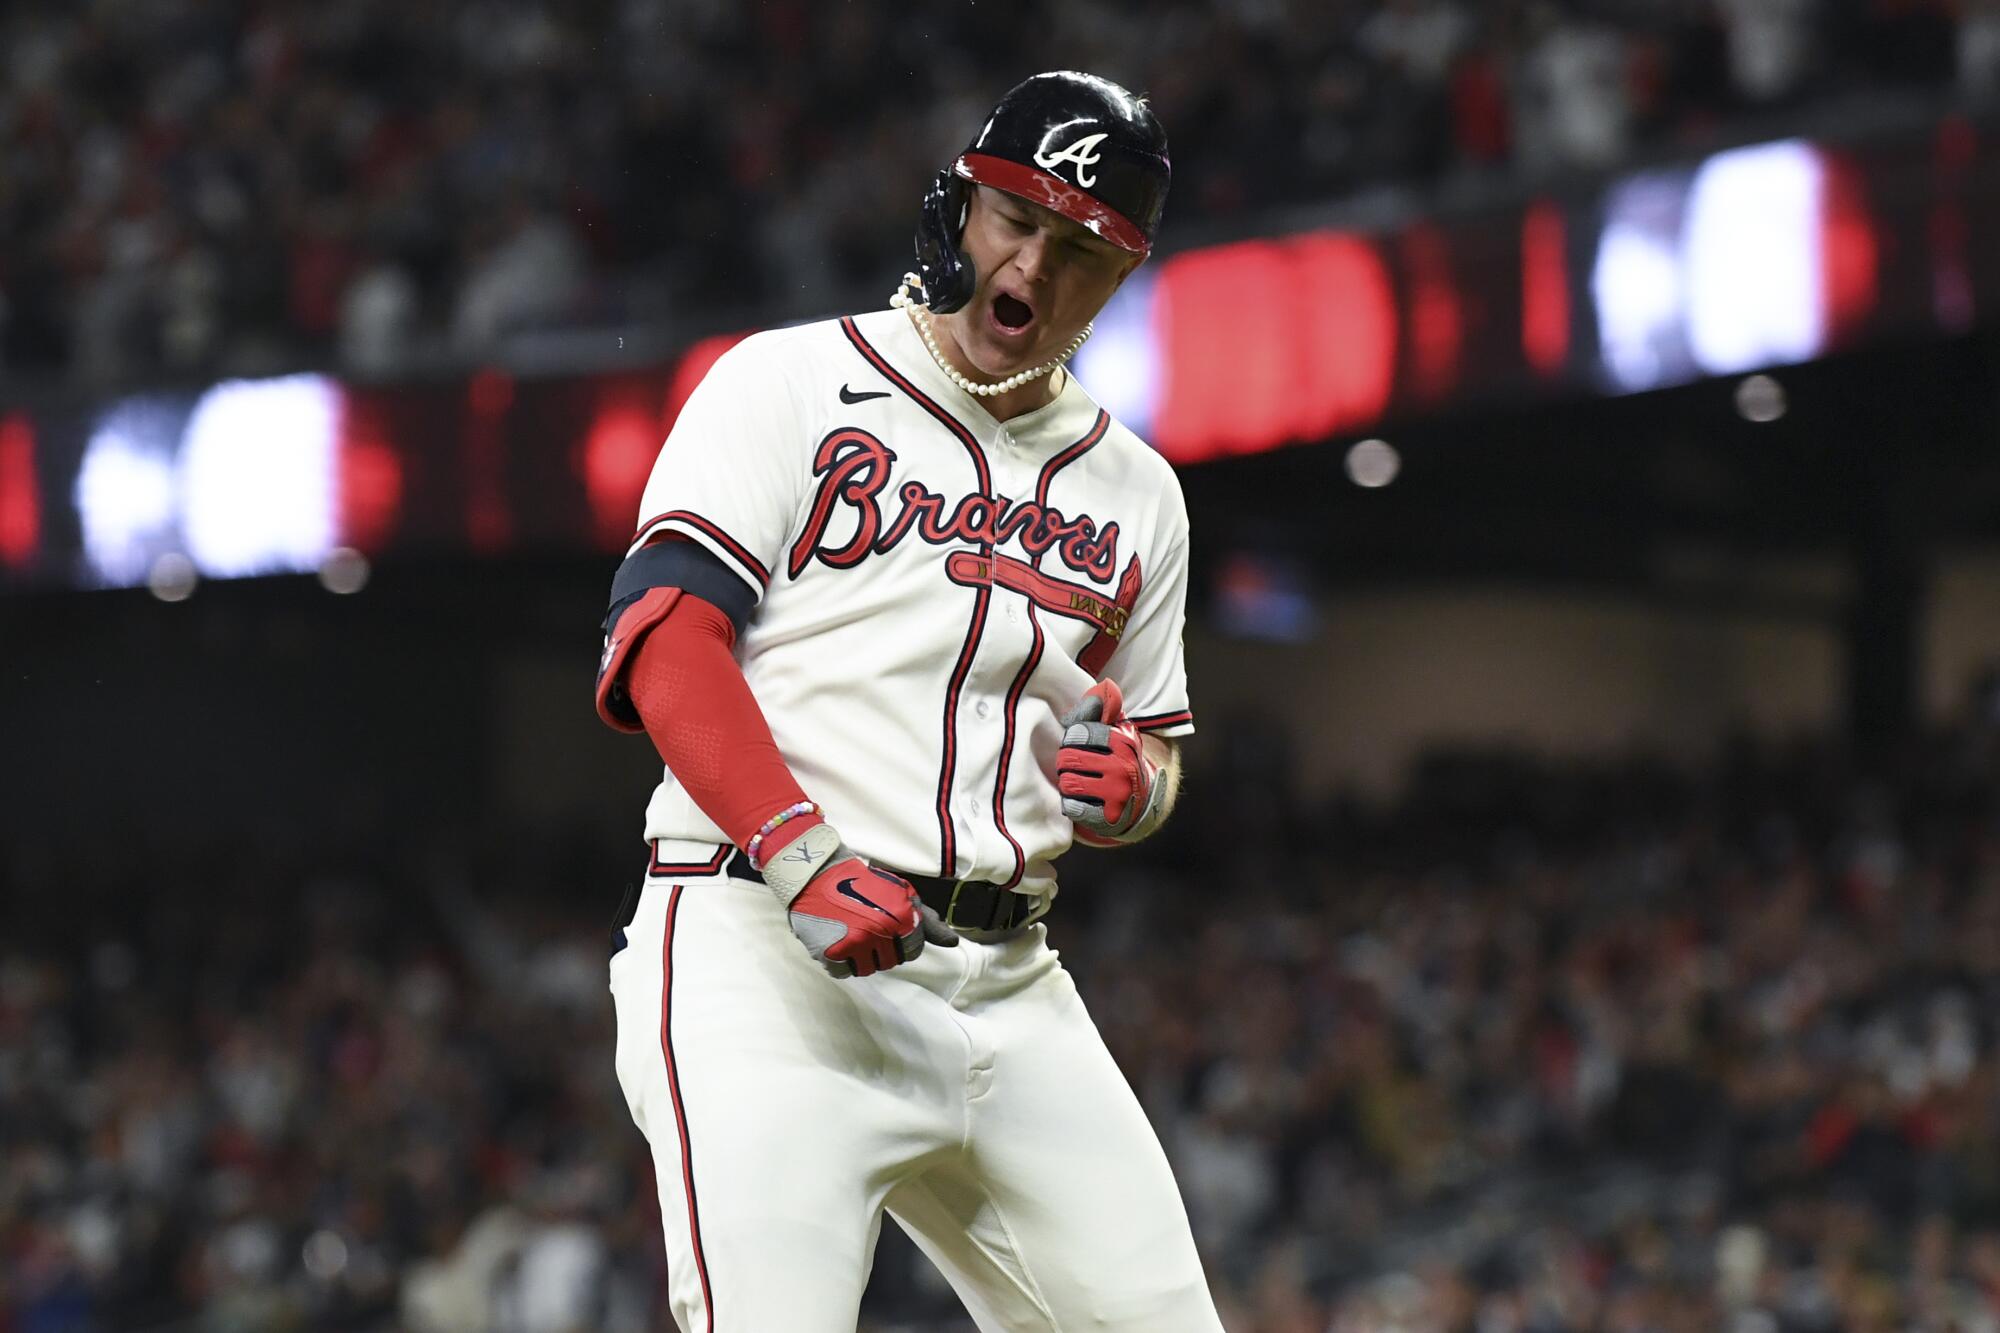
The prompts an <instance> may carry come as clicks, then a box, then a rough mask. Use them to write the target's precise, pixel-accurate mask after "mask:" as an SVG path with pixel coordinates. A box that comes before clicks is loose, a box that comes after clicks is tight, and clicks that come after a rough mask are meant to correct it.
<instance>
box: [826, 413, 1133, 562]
mask: <svg viewBox="0 0 2000 1333" xmlns="http://www.w3.org/2000/svg"><path fill="white" fill-rule="evenodd" d="M895 461H896V455H895V453H894V452H893V451H892V450H891V449H890V448H889V447H888V446H887V445H885V444H883V443H882V441H880V440H878V439H876V438H875V437H874V436H873V435H871V434H869V433H868V432H867V431H865V430H857V429H854V428H852V427H847V428H843V429H841V430H836V431H834V432H833V433H832V434H830V435H828V436H827V437H826V438H825V439H824V440H822V441H820V446H819V450H818V452H817V453H816V454H815V455H814V458H813V475H814V476H816V477H818V478H819V489H818V491H817V492H815V493H814V495H813V503H812V508H811V509H810V510H809V511H808V513H807V515H806V525H805V530H804V531H803V532H801V533H800V534H799V539H798V540H797V541H796V542H794V543H792V550H791V557H790V560H789V562H788V566H789V569H790V571H791V575H792V577H793V578H797V577H798V576H799V575H800V574H801V573H803V572H804V571H805V568H806V566H807V565H809V564H811V563H812V562H813V561H814V560H818V561H819V562H820V563H821V564H823V565H827V566H829V567H830V568H833V569H849V568H852V567H853V566H855V565H858V564H860V563H861V561H862V560H864V559H866V558H867V557H868V556H869V555H871V554H876V555H879V554H882V553H884V552H887V551H891V550H894V549H895V548H896V546H897V545H898V544H900V543H901V542H902V540H903V539H904V538H905V537H907V536H909V535H910V534H911V533H912V532H914V533H916V534H917V536H918V537H919V538H921V539H922V540H924V541H926V542H929V543H930V544H931V545H933V546H948V545H952V544H954V543H961V542H962V543H965V544H967V545H972V546H984V547H997V546H1002V545H1004V544H1006V543H1007V542H1010V541H1015V540H1019V542H1020V543H1021V546H1022V547H1023V548H1024V549H1025V550H1026V551H1027V552H1028V554H1029V555H1030V556H1033V557H1040V556H1041V555H1043V554H1044V553H1045V552H1049V551H1054V552H1055V553H1056V555H1057V557H1058V558H1060V559H1061V560H1062V562H1063V563H1064V564H1065V565H1067V566H1069V567H1070V568H1071V569H1073V570H1075V571H1077V572H1078V573H1080V574H1085V575H1088V576H1089V577H1090V578H1092V579H1094V580H1096V581H1097V582H1099V583H1109V582H1110V581H1111V576H1112V573H1113V572H1114V571H1115V570H1116V569H1117V567H1118V524H1117V523H1115V522H1112V523H1106V524H1105V525H1104V526H1103V527H1102V528H1099V527H1098V525H1097V520H1095V519H1093V518H1092V517H1091V516H1090V515H1088V514H1078V515H1077V516H1075V517H1074V518H1070V517H1066V516H1065V515H1064V514H1063V512H1062V511H1061V510H1059V509H1057V508H1055V507H1054V506H1052V505H1040V504H1036V503H1035V502H1034V501H1033V500H1010V499H1008V498H1007V497H1006V496H1004V495H1001V496H989V495H981V494H978V493H977V492H975V493H973V494H971V495H966V496H962V497H960V498H959V500H958V501H957V502H956V503H953V502H952V501H951V500H950V499H949V498H948V497H946V496H944V495H941V494H939V493H938V492H936V491H933V490H932V489H931V488H930V487H928V486H926V485H925V484H924V483H923V482H921V481H917V480H915V479H914V478H913V479H911V480H908V481H905V482H904V483H903V484H902V485H901V486H900V487H898V488H897V491H896V496H897V498H898V499H899V500H901V501H902V508H901V510H899V511H898V512H897V514H896V516H895V519H894V521H893V522H890V523H888V524H886V525H885V524H884V522H883V514H882V492H883V491H884V490H885V489H887V487H888V484H889V474H890V469H891V467H892V466H893V465H894V463H895ZM841 509H848V510H852V511H853V513H854V516H855V526H854V532H853V535H851V536H850V537H848V538H847V539H846V540H845V541H842V542H840V543H839V544H838V545H834V546H829V545H828V537H827V533H828V531H829V530H830V529H831V528H832V527H833V517H834V514H835V512H836V511H838V510H841Z"/></svg>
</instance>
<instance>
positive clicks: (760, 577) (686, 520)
mask: <svg viewBox="0 0 2000 1333" xmlns="http://www.w3.org/2000/svg"><path fill="white" fill-rule="evenodd" d="M662 523H677V524H680V525H681V526H683V527H689V528H693V529H694V530H695V531H696V532H699V533H701V534H702V535H703V536H706V537H709V538H711V539H712V540H714V542H715V543H716V544H717V545H719V546H720V547H722V549H723V550H725V551H727V552H729V554H730V555H732V556H734V557H735V558H736V559H737V561H738V562H740V563H741V564H742V565H743V567H744V568H745V569H746V570H748V571H749V572H750V573H751V574H754V575H755V576H756V578H757V582H758V584H759V586H761V587H764V588H769V587H770V586H771V571H770V570H768V569H766V568H764V562H763V561H761V560H759V559H758V558H757V557H756V556H754V555H752V554H750V552H749V551H748V550H747V549H745V547H744V546H743V543H741V542H739V541H737V540H736V539H735V538H734V537H732V536H730V535H729V534H728V533H726V532H724V531H723V530H722V529H721V528H719V527H717V526H716V525H715V524H713V523H711V522H710V521H709V520H707V519H705V518H703V517H702V516H701V515H700V514H691V513H689V512H688V511H687V510H685V509H674V510H670V511H668V512H667V513H664V514H656V515H654V516H653V517H652V518H649V519H647V520H646V521H645V522H644V523H641V524H640V525H639V531H638V534H637V535H638V536H644V535H645V534H646V532H647V531H648V530H649V529H651V528H654V527H657V526H659V525H660V524H662ZM634 540H637V537H635V538H634Z"/></svg>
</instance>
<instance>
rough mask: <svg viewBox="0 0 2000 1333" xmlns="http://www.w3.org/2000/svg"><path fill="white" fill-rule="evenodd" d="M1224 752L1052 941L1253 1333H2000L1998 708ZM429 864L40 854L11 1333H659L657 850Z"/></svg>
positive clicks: (16, 962)
mask: <svg viewBox="0 0 2000 1333" xmlns="http://www.w3.org/2000/svg"><path fill="white" fill-rule="evenodd" d="M1221 734H1227V735H1229V736H1230V737H1231V740H1230V742H1229V744H1228V745H1227V747H1226V748H1225V749H1223V750H1222V751H1220V752H1218V753H1216V754H1213V755H1211V756H1210V757H1209V759H1208V762H1207V763H1206V764H1204V765H1203V766H1202V767H1200V768H1197V769H1196V770H1195V771H1194V773H1193V775H1192V777H1191V782H1192V784H1193V786H1192V789H1191V790H1190V792H1189V794H1188V799H1187V800H1186V801H1185V802H1184V803H1183V808H1182V813H1181V814H1180V815H1179V816H1178V817H1177V819H1176V821H1175V823H1173V824H1172V825H1170V826H1169V829H1168V831H1167V832H1165V833H1162V834H1161V835H1160V836H1159V837H1158V838H1157V839H1155V840H1154V842H1153V843H1150V844H1148V845H1147V846H1145V847H1143V848H1140V849H1135V850H1131V851H1126V852H1120V853H1091V854H1087V855H1086V857H1085V858H1084V859H1081V860H1080V861H1079V863H1078V864H1076V865H1075V866H1074V867H1073V868H1072V869H1069V870H1067V871H1066V872H1065V873H1066V876H1067V879H1066V887H1065V890H1064V895H1063V898H1062V901H1061V902H1060V904H1059V905H1058V909H1057V911H1056V913H1055V916H1054V917H1053V921H1054V924H1053V926H1052V927H1051V938H1052V941H1053V942H1054V943H1055V944H1056V945H1057V946H1058V947H1059V948H1060V949H1061V950H1062V951H1063V953H1064V954H1065V956H1066V958H1067V959H1068V962H1069V965H1070V967H1071V968H1072V970H1073V971H1074V972H1075V974H1076V975H1077V977H1078V979H1079V984H1080V986H1081V987H1082V990H1083V992H1084V994H1085V997H1086V999H1087V1001H1088V1002H1089V1004H1090V1006H1091V1008H1092V1011H1093V1013H1094V1015H1095V1018H1096V1020H1097V1022H1098V1024H1099V1026H1100V1028H1101V1030H1102V1031H1103V1033H1104V1035H1105V1037H1106V1039H1107V1041H1108V1042H1109V1044H1110V1046H1111V1047H1112V1049H1113V1051H1114V1053H1115V1054H1116V1055H1117V1057H1118V1059H1119V1060H1120V1062H1121V1065H1122V1067H1123V1068H1124V1069H1125V1070H1126V1071H1127V1073H1128V1075H1129V1076H1130V1078H1131V1080H1132V1082H1133V1084H1134V1086H1135V1087H1136V1088H1137V1090H1138V1091H1139V1093H1140V1095H1141V1097H1142V1099H1143V1101H1144V1102H1145V1104H1146V1106H1147V1108H1148V1110H1149V1112H1150V1114H1151V1116H1152V1117H1153V1119H1154V1122H1155V1123H1156V1125H1157V1126H1158V1128H1159V1130H1160V1132H1161V1135H1162V1137H1163V1139H1164V1141H1165V1143H1166V1144H1167V1147H1168V1149H1169V1152H1170V1154H1171V1155H1172V1157H1173V1159H1174V1162H1175V1167H1176V1174H1177V1177H1178V1179H1179V1181H1180V1184H1181V1188H1182V1190H1183V1192H1184V1195H1185V1197H1186V1199H1187V1202H1188V1205H1189V1208H1190V1212H1191V1216H1192V1218H1193V1221H1194V1224H1195V1228H1196V1231H1197V1235H1198V1237H1199V1239H1200V1241H1201V1243H1202V1245H1203V1247H1204V1252H1205V1255H1206V1257H1207V1260H1208V1262H1209V1264H1210V1267H1211V1269H1212V1272H1213V1275H1214V1278H1215V1283H1216V1288H1217V1291H1218V1295H1219V1298H1220V1300H1221V1301H1222V1304H1223V1307H1224V1309H1225V1311H1226V1317H1227V1320H1228V1324H1229V1327H1230V1328H1231V1329H1232V1330H1233V1331H1236V1333H1600V1331H1601V1333H1695V1331H1697V1330H1700V1331H1702V1333H1716V1331H1717V1330H1721V1331H1722V1333H1909V1331H1911V1330H1920V1331H1921V1333H1947V1331H1949V1333H1991V1330H1995V1329H2000V1136H1996V1135H1995V1134H1994V1132H1993V1128H1994V1125H1995V1123H1996V1115H2000V1028H1996V1024H1995V1020H1994V1015H1995V1014H1996V1013H2000V718H1995V719H1989V720H1987V721H1985V722H1982V723H1974V724H1968V725H1967V726H1965V727H1962V728H1960V729H1957V730H1955V731H1953V732H1951V733H1949V734H1944V735H1938V736H1935V737H1933V738H1932V739H1931V740H1930V741H1928V742H1926V743H1925V744H1923V745H1922V746H1921V747H1920V748H1919V750H1917V751H1916V752H1913V753H1912V754H1911V755H1910V756H1909V760H1908V762H1907V763H1906V764H1905V765H1904V766H1902V768H1901V769H1900V774H1901V776H1899V777H1897V778H1894V779H1891V780H1887V781H1864V780H1862V779H1860V778H1858V777H1856V776H1855V774H1854V770H1853V769H1852V767H1851V766H1850V765H1849V764H1848V762H1847V761H1846V760H1845V759H1844V758H1843V756H1842V755H1841V754H1840V753H1839V752H1838V751H1836V750H1835V749H1833V748H1831V747H1828V746H1825V745H1821V744H1816V743H1800V744H1798V745H1796V746H1794V747H1791V748H1787V749H1783V750H1773V749H1769V748H1765V749H1758V748H1755V747H1751V746H1748V745H1744V746H1740V747H1735V748H1732V750H1731V751H1730V752H1729V753H1728V754H1727V755H1726V756H1724V757H1723V758H1721V759H1720V760H1718V761H1717V762H1716V763H1715V764H1714V765H1713V766H1712V767H1710V768H1709V769H1707V770H1706V771H1704V772H1701V773H1699V774H1694V775H1689V774H1686V773H1683V772H1681V771H1679V770H1676V769H1673V768H1670V767H1667V766H1664V765H1660V764H1657V763H1648V762H1642V761H1638V760H1633V761H1626V762H1620V763H1617V764H1576V763H1565V764H1558V763H1554V762H1551V761H1540V762H1537V761H1534V760H1531V759H1528V758H1524V757H1520V756H1514V757H1509V756H1506V755H1487V756H1483V757H1482V756H1461V757H1458V758H1456V759H1439V760H1437V761H1434V762H1432V763H1430V764H1429V765H1427V766H1426V767H1425V768H1424V769H1423V771H1422V772H1421V774H1420V775H1419V777H1418V778H1417V779H1416V780H1415V782H1414V783H1413V785H1412V787H1411V789H1410V791H1409V793H1408V794H1407V796H1406V797H1405V798H1403V799H1402V800H1401V801H1399V802H1398V803H1397V804H1395V805H1394V806H1392V807H1388V808H1377V807H1375V806H1372V805H1368V804H1364V803H1360V802H1357V801H1353V800H1347V799H1343V800H1338V801H1334V802H1331V803H1321V802H1310V803H1309V802H1305V801H1303V800H1301V799H1300V798H1299V797H1297V795H1296V794H1295V791H1294V787H1293V785H1292V784H1291V783H1290V782H1289V781H1288V780H1287V779H1285V778H1284V777H1283V776H1282V775H1283V774H1284V773H1286V772H1287V770H1288V763H1287V755H1286V749H1285V741H1284V739H1283V737H1282V735H1281V734H1280V733H1279V732H1277V731H1275V730H1274V729H1271V728H1268V727H1266V728H1262V729H1259V728H1257V727H1255V726H1254V725H1251V724H1249V723H1247V722H1243V721H1241V720H1239V721H1238V722H1237V723H1236V724H1235V725H1233V726H1230V727H1227V728H1226V730H1225V732H1224V733H1221ZM396 833H397V831H389V834H387V835H385V836H384V837H383V838H382V839H380V840H377V842H376V843H375V845H374V848H373V850H371V851H370V852H369V853H367V854H366V855H365V856H364V855H360V854H357V853H351V852H350V853H348V854H347V855H346V857H345V858H342V859H336V860H333V861H320V860H311V861H309V860H307V859H306V858H305V857H304V854H303V853H302V852H301V851H299V850H297V848H296V846H294V847H292V848H289V849H286V850H282V851H281V850H276V849H274V848H275V845H274V848H265V849H263V850H252V849H246V848H245V847H243V846H241V845H237V846H234V847H231V848H228V849H220V848H219V849H218V850H217V851H216V853H215V854H214V855H213V856H212V857H210V858H208V859H205V860H188V859H186V858H178V859H177V864H179V865H181V866H182V867H183V868H182V869H181V870H178V871H176V872H175V873H174V874H173V875H172V876H171V877H165V876H163V875H162V873H161V872H160V871H159V870H157V869H154V868H152V867H151V865H150V864H149V862H148V860H147V858H145V857H144V856H139V855H135V854H134V853H135V849H134V848H133V847H132V846H130V845H129V844H128V843H125V842H122V841H121V842H118V843H116V844H115V845H107V846H106V847H105V848H104V849H102V851H101V852H100V853H98V854H97V855H96V856H94V857H92V856H88V855H72V854H67V853H66V854H63V855H61V856H57V855H56V854H55V853H54V852H53V851H51V850H48V849H46V848H43V849H40V850H36V851H33V852H30V851H29V850H28V849H27V847H26V846H25V845H16V846H13V847H10V848H8V849H7V858H8V859H7V860H6V862H5V865H4V871H5V873H4V875H0V883H4V884H6V885H8V886H9V890H10V893H11V895H12V896H11V897H10V899H9V900H8V901H7V902H5V903H4V906H5V908H6V914H7V919H8V920H9V921H10V922H14V923H16V927H15V928H14V929H10V931H9V932H8V938H6V939H5V940H4V941H0V1142H5V1144H6V1145H7V1150H6V1152H5V1153H4V1155H0V1330H5V1333H52V1331H53V1330H59V1329H60V1330H87V1329H106V1330H108V1329H137V1328H161V1329H188V1330H194V1329H201V1330H237V1329H241V1330H250V1329H257V1330H283V1329H288V1328H307V1327H310V1328H316V1329H354V1330H373V1329H382V1328H388V1327H397V1328H401V1329H406V1330H411V1331H412V1333H441V1331H444V1330H474V1329H494V1330H503V1331H510V1333H574V1331H580V1330H586V1329H587V1330H596V1331H599V1333H619V1331H621V1330H628V1329H634V1330H636V1329H641V1328H656V1327H658V1326H659V1321H660V1318H661V1316H660V1314H659V1313H658V1307H657V1305H656V1302H657V1300H658V1296H659V1292H660V1290H661V1263H662V1260H661V1253H662V1252H661V1248H660V1246H659V1243H658V1241H657V1239H656V1238H655V1234H654V1233H655V1228H657V1226H658V1212H657V1206H656V1204H655V1202H654V1200H653V1198H652V1196H651V1195H652V1183H651V1175H650V1166H649V1162H648V1158H647V1155H646V1152H645V1149H644V1145H643V1143H642V1141H641V1140H640V1138H639V1136H638V1134H637V1133H636V1132H635V1131H634V1130H633V1128H632V1126H631V1124H630V1122H629V1120H628V1118H627V1117H626V1114H625V1110H624V1107H623V1104H622V1102H621V1100H620V1097H619V1093H618V1089H617V1086H616V1083H615V1081H614V1078H613V1075H612V1072H611V1051H610V1041H611V1032H610V1006H609V1002H608V999H607V997H606V994H605V989H604V960H605V953H606V943H607V938H608V926H609V924H610V919H611V917H612V914H613V911H614V906H615V900H616V898H617V896H618V887H617V886H618V883H619V881H621V880H630V879H631V878H633V875H632V874H631V873H630V872H631V871H632V870H634V869H636V866H634V865H632V864H629V862H630V858H629V857H628V858H624V859H620V858H619V857H618V855H617V853H618V852H619V851H620V850H626V851H629V850H632V849H618V848H606V847H602V846H595V845H590V846H583V845H577V844H574V843H572V842H568V841H565V840H560V839H535V838H524V837H522V836H519V833H518V831H513V833H511V834H510V836H509V837H507V838H505V839H501V838H493V839H484V840H471V842H470V845H474V846H487V847H493V848H502V849H504V853H497V852H496V853H494V854H492V855H490V856H488V855H485V854H481V856H480V857H479V858H477V859H475V860H474V861H472V862H471V863H468V862H467V861H466V860H465V858H464V854H463V852H462V848H463V847H464V846H466V845H468V843H466V842H463V841H460V842H453V841H451V840H448V839H447V838H445V837H442V836H439V837H438V838H437V840H436V841H435V842H426V841H423V839H422V836H420V835H417V834H416V833H415V831H414V830H413V829H404V830H401V831H400V834H401V836H402V839H403V840H402V841H398V840H397V837H396V836H393V835H394V834H396ZM425 836H428V835H425ZM579 867H591V868H590V869H588V870H579V869H578V868H579ZM58 903H60V904H62V905H63V906H62V907H61V908H57V907H55V906H54V904H58ZM38 904H39V905H41V906H37V905H38ZM79 908H82V909H87V910H82V911H79V910H77V909H79ZM78 923H81V924H78ZM142 941H143V944H142ZM889 1276H892V1277H893V1276H895V1275H889ZM938 1299H939V1298H938V1297H937V1296H936V1294H935V1293H933V1292H930V1291H928V1289H927V1288H926V1287H925V1286H924V1285H923V1284H921V1283H915V1284H913V1283H912V1282H910V1281H909V1280H908V1278H907V1274H905V1275H904V1276H903V1278H902V1280H900V1281H895V1282H890V1283H888V1284H887V1287H886V1288H885V1292H884V1294H881V1295H880V1298H879V1300H878V1302H877V1303H876V1305H875V1306H874V1307H873V1308H874V1309H875V1310H876V1311H877V1312H878V1313H880V1314H897V1315H899V1316H901V1317H908V1318H913V1319H914V1318H919V1317H923V1316H924V1315H925V1312H930V1313H932V1314H935V1312H937V1311H940V1310H944V1311H948V1310H949V1309H950V1308H951V1307H950V1306H949V1304H948V1303H947V1304H944V1305H938V1304H936V1303H935V1302H936V1301H937V1300H938ZM943 1299H945V1300H946V1301H947V1302H948V1297H946V1298H943ZM938 1317H944V1316H938ZM178 1321H186V1322H178Z"/></svg>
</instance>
